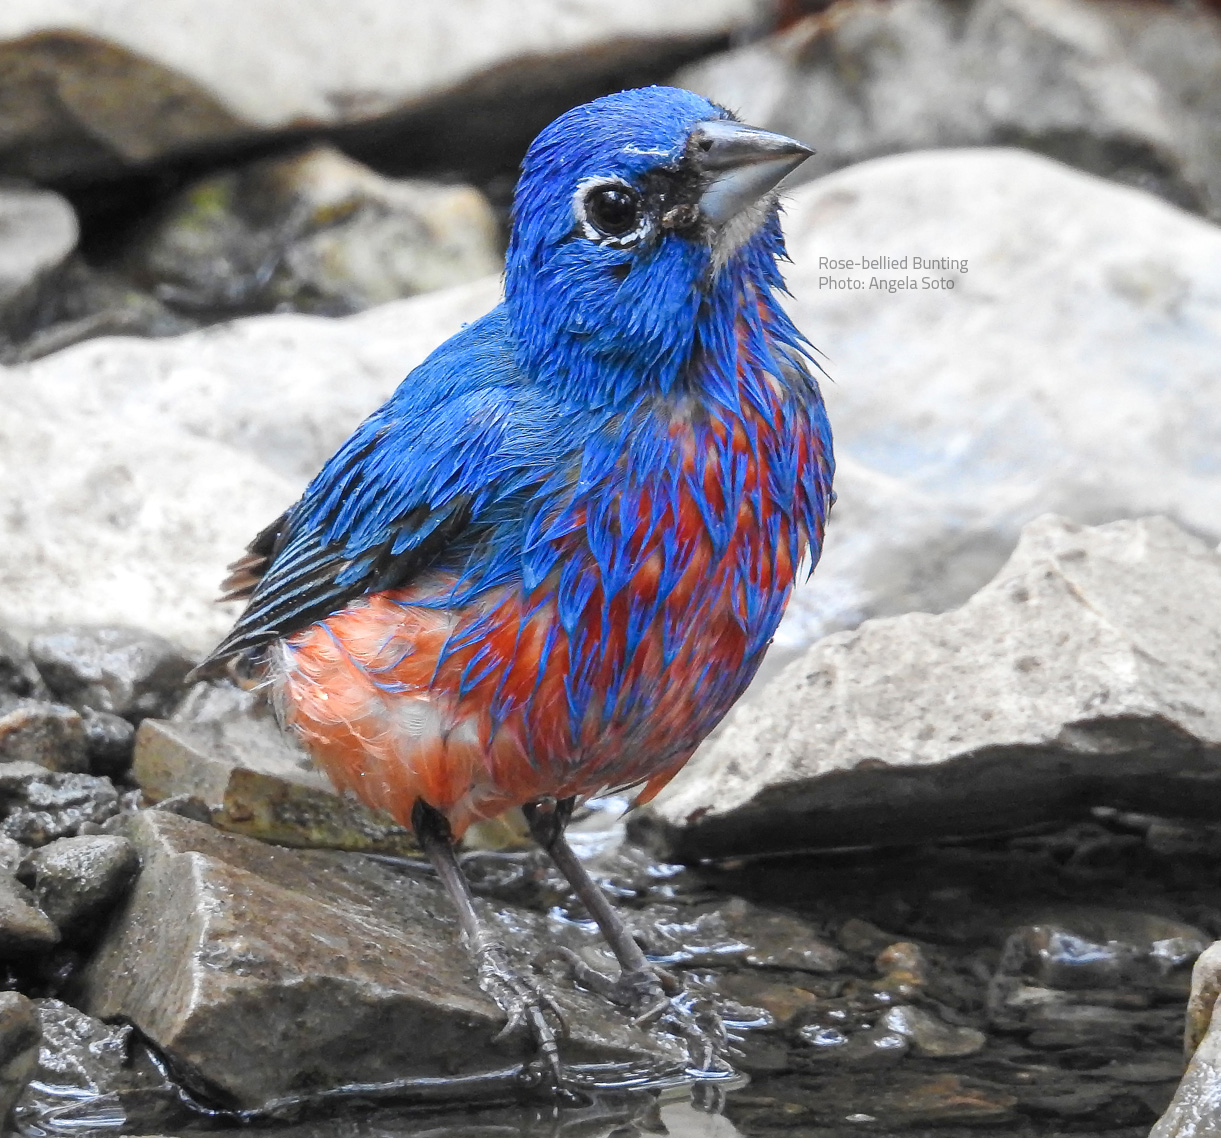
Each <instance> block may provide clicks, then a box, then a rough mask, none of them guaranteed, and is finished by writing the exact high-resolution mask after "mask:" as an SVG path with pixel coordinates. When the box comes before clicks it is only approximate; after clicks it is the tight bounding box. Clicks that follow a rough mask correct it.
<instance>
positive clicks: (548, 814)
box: [522, 798, 728, 1070]
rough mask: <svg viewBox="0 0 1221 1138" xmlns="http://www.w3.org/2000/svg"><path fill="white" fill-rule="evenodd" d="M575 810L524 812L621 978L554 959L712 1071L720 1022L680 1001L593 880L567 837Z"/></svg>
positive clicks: (571, 958) (575, 959) (678, 988)
mask: <svg viewBox="0 0 1221 1138" xmlns="http://www.w3.org/2000/svg"><path fill="white" fill-rule="evenodd" d="M572 808H573V799H571V798H566V799H563V800H562V801H559V802H556V801H554V800H551V801H543V802H533V803H529V804H528V805H526V806H523V807H522V812H523V813H524V814H525V816H526V821H527V823H528V824H529V826H530V833H531V834H532V835H533V836H534V840H535V841H536V842H538V844H539V845H540V846H542V848H543V849H544V850H546V851H547V854H548V856H549V857H550V858H551V860H552V861H553V862H554V863H555V867H556V869H558V870H559V871H560V873H562V874H563V875H564V877H565V879H566V880H567V881H568V884H569V885H571V886H572V890H573V892H574V893H575V894H576V895H577V898H578V899H579V900H580V901H581V903H582V904H583V905H584V906H585V909H586V911H587V912H588V913H589V915H590V916H591V917H593V919H594V921H595V922H597V925H598V928H599V929H601V930H602V936H603V937H604V938H605V940H606V943H607V944H608V945H609V946H610V949H611V951H612V952H613V953H614V954H615V959H616V960H618V961H619V967H620V969H621V972H620V975H619V977H618V978H617V979H614V980H612V979H610V978H609V977H606V976H603V975H602V973H600V972H598V971H597V970H596V969H593V968H591V967H590V966H589V965H588V964H586V963H585V962H584V961H583V960H582V959H581V958H580V957H579V956H577V954H576V953H574V952H570V951H567V950H562V949H561V950H557V951H555V952H554V953H553V955H554V956H558V957H560V958H561V959H563V960H564V962H565V963H566V964H567V966H568V967H569V969H570V970H571V972H572V975H573V977H574V978H575V979H576V980H577V981H578V983H580V984H582V985H583V986H584V987H586V988H590V989H591V990H593V991H595V992H599V993H600V994H602V995H604V996H606V997H607V998H608V999H611V1000H613V1001H614V1002H615V1003H618V1004H621V1005H623V1006H625V1007H627V1008H629V1009H630V1010H631V1011H632V1013H633V1015H634V1016H635V1020H636V1022H637V1023H640V1024H644V1023H650V1022H653V1021H658V1022H661V1023H663V1024H664V1025H665V1026H667V1027H671V1028H674V1029H675V1030H676V1031H677V1033H678V1034H679V1035H681V1036H683V1037H684V1038H685V1039H686V1040H687V1041H688V1043H689V1044H692V1045H694V1046H697V1047H698V1048H699V1061H700V1063H701V1066H702V1067H703V1069H705V1070H707V1069H710V1068H711V1067H712V1066H713V1064H714V1061H715V1058H716V1055H717V1054H718V1053H719V1052H721V1051H724V1050H725V1049H726V1048H727V1046H728V1043H727V1040H726V1037H725V1028H724V1026H723V1025H722V1024H721V1021H720V1018H719V1017H718V1016H717V1015H716V1014H715V1013H714V1012H711V1011H710V1010H709V1009H705V1010H704V1011H703V1013H702V1014H701V1016H700V1018H699V1020H698V1021H697V1019H696V1017H695V1016H694V1015H693V1014H692V1012H691V1011H690V1010H689V1009H688V1008H687V1007H686V1006H684V1005H683V1004H682V1003H680V1002H679V1001H678V1000H677V999H676V998H675V997H677V996H679V995H680V994H681V992H682V984H681V983H680V982H679V980H678V978H677V977H676V976H674V974H673V973H671V972H668V971H666V969H664V968H662V967H660V966H659V965H656V964H653V963H651V962H650V961H649V959H648V957H646V956H645V954H644V952H643V950H642V949H641V947H640V945H638V944H637V943H636V938H635V937H633V936H632V934H631V932H630V931H629V929H628V927H627V925H625V924H624V922H623V919H622V918H621V917H620V916H619V914H618V913H617V912H616V911H615V908H614V906H613V905H612V904H611V903H610V901H609V900H608V898H607V896H606V894H605V893H603V892H602V889H601V888H600V887H599V885H598V883H597V882H596V881H594V879H593V878H592V877H590V876H589V872H588V870H586V868H585V866H584V865H582V864H581V859H580V858H579V857H577V855H576V854H575V853H574V852H573V849H572V846H570V845H569V844H568V839H567V838H566V837H565V836H564V827H565V826H566V825H567V824H568V819H569V817H570V816H571V815H572ZM703 1021H707V1022H703Z"/></svg>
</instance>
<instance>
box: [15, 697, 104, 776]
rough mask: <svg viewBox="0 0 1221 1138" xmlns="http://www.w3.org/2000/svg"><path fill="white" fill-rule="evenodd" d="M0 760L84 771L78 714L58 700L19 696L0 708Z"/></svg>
mask: <svg viewBox="0 0 1221 1138" xmlns="http://www.w3.org/2000/svg"><path fill="white" fill-rule="evenodd" d="M0 762H8V763H11V762H27V763H38V764H39V765H40V766H43V767H46V768H47V769H48V770H53V771H87V770H88V769H89V747H88V740H87V736H86V730H85V723H84V720H82V718H81V716H80V713H79V712H77V711H75V710H74V709H73V708H71V707H65V706H64V705H63V704H59V703H43V702H42V701H40V700H34V699H22V700H18V701H17V702H16V703H13V704H9V705H7V706H5V707H3V708H0Z"/></svg>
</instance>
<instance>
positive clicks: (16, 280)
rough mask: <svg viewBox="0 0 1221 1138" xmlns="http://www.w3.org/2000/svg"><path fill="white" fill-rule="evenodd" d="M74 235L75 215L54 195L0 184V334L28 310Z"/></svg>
mask: <svg viewBox="0 0 1221 1138" xmlns="http://www.w3.org/2000/svg"><path fill="white" fill-rule="evenodd" d="M78 236H79V230H78V227H77V223H76V214H75V213H73V212H72V207H71V206H70V205H69V204H68V203H67V202H66V201H65V200H64V199H63V198H61V197H60V196H59V194H54V193H51V191H50V190H38V189H34V188H33V187H28V188H27V187H23V186H2V185H0V336H3V333H4V332H5V331H9V330H12V329H13V328H14V326H15V325H16V324H17V323H18V322H19V321H20V320H21V319H22V318H23V317H24V316H25V315H26V314H27V311H28V309H29V308H30V306H31V305H32V304H33V303H34V302H35V301H36V299H37V296H38V290H39V288H40V286H41V285H42V284H43V283H44V281H45V280H46V279H47V278H48V277H49V276H50V275H51V274H53V273H54V272H55V271H56V270H57V269H59V268H60V267H61V266H62V265H63V263H64V261H65V260H67V258H68V255H69V254H70V253H71V252H72V250H73V249H75V248H76V240H77V237H78Z"/></svg>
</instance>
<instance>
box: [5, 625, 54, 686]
mask: <svg viewBox="0 0 1221 1138" xmlns="http://www.w3.org/2000/svg"><path fill="white" fill-rule="evenodd" d="M0 692H11V693H12V694H13V695H20V696H31V697H33V698H35V699H37V698H40V697H41V696H43V695H45V694H46V688H45V687H44V686H43V682H42V677H41V676H40V675H39V674H38V669H37V668H35V667H34V661H33V660H31V659H30V654H29V653H28V652H27V651H26V650H25V648H24V647H23V646H22V645H21V643H20V641H18V640H17V639H16V638H15V637H14V636H11V635H10V634H9V633H7V632H5V631H4V629H2V628H0Z"/></svg>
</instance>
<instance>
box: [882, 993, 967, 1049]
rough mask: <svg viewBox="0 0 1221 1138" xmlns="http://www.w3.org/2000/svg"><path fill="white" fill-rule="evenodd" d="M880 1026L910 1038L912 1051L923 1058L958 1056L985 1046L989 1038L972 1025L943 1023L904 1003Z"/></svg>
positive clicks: (884, 1018) (883, 1019)
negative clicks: (956, 1025)
mask: <svg viewBox="0 0 1221 1138" xmlns="http://www.w3.org/2000/svg"><path fill="white" fill-rule="evenodd" d="M881 1026H882V1027H884V1028H885V1029H886V1030H887V1031H893V1032H894V1033H895V1034H896V1035H902V1036H903V1037H904V1038H906V1039H907V1040H909V1041H910V1043H911V1046H912V1050H913V1051H914V1052H915V1054H917V1055H921V1056H923V1057H924V1058H926V1059H961V1058H964V1057H965V1056H967V1055H975V1054H977V1053H978V1052H980V1051H982V1050H983V1049H984V1045H985V1044H986V1043H987V1041H988V1037H987V1036H986V1035H984V1033H983V1032H982V1031H977V1030H976V1029H975V1028H973V1027H954V1026H952V1025H950V1024H948V1023H942V1021H941V1020H939V1019H938V1018H937V1017H936V1016H935V1015H933V1014H932V1012H928V1011H925V1010H924V1009H923V1008H918V1007H914V1006H912V1005H911V1004H904V1005H901V1006H900V1007H897V1008H891V1009H890V1011H888V1012H887V1013H886V1014H885V1015H884V1016H883V1017H882V1023H881Z"/></svg>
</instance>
